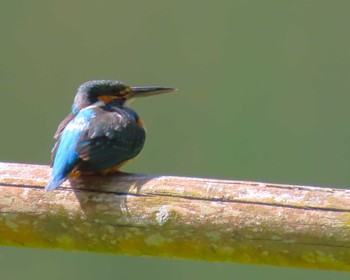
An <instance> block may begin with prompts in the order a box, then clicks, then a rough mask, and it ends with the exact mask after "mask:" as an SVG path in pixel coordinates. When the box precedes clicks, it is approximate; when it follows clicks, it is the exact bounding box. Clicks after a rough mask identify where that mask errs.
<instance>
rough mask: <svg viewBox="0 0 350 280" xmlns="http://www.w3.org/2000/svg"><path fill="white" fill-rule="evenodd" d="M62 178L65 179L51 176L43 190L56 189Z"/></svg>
mask: <svg viewBox="0 0 350 280" xmlns="http://www.w3.org/2000/svg"><path fill="white" fill-rule="evenodd" d="M64 180H66V178H63V179H57V178H51V179H50V181H49V183H48V184H47V185H46V187H45V191H47V192H50V191H53V190H55V189H57V188H58V187H59V186H60V185H61V184H62V183H63V182H64Z"/></svg>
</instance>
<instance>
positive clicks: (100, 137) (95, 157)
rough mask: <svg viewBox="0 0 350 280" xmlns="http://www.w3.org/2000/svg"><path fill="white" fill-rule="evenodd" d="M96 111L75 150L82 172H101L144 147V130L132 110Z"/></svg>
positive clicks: (125, 159)
mask: <svg viewBox="0 0 350 280" xmlns="http://www.w3.org/2000/svg"><path fill="white" fill-rule="evenodd" d="M111 108H112V109H113V110H106V109H105V110H102V109H100V110H98V111H97V115H96V117H95V118H92V119H91V122H90V125H89V128H88V129H87V131H86V134H85V135H84V136H83V137H81V139H80V141H79V143H78V145H77V146H76V151H77V153H78V154H79V157H80V158H82V159H83V160H84V161H83V162H82V163H81V164H80V166H79V169H80V170H82V171H87V172H89V171H103V170H104V169H108V168H110V167H113V166H116V165H118V164H120V163H122V162H124V161H127V160H129V159H131V158H133V157H135V156H136V155H137V154H139V152H140V151H141V149H142V148H143V145H144V142H145V137H146V136H145V130H144V129H143V128H142V127H140V126H139V125H138V124H137V121H138V116H137V115H136V113H135V112H134V111H132V110H127V109H125V108H123V109H120V108H115V107H111Z"/></svg>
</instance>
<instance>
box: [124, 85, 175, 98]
mask: <svg viewBox="0 0 350 280" xmlns="http://www.w3.org/2000/svg"><path fill="white" fill-rule="evenodd" d="M130 89H131V91H130V92H129V93H128V94H127V96H126V98H127V99H131V98H136V97H146V96H151V95H156V94H161V93H168V92H174V91H176V90H177V89H176V88H169V87H153V86H149V87H131V88H130Z"/></svg>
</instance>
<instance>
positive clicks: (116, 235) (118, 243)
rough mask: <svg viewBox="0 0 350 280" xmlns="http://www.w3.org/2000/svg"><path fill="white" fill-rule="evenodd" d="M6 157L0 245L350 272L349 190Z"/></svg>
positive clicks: (0, 182) (0, 187)
mask: <svg viewBox="0 0 350 280" xmlns="http://www.w3.org/2000/svg"><path fill="white" fill-rule="evenodd" d="M49 172H50V170H49V167H48V166H42V165H28V164H13V163H0V245H8V246H20V247H41V248H57V249H65V250H84V251H91V252H105V253H116V254H128V255H149V256H159V257H175V258H190V259H197V260H209V261H225V262H240V263H254V264H269V265H278V266H294V267H308V268H319V269H335V270H347V271H349V270H350V191H349V190H342V189H331V188H317V187H306V186H291V185H277V184H267V183H257V182H244V181H229V180H217V179H201V178H185V177H171V176H149V175H142V174H125V173H121V174H117V175H113V176H85V177H82V178H78V179H74V180H71V181H70V182H66V183H64V184H63V186H62V187H61V188H59V189H58V190H56V191H54V192H49V193H46V192H44V190H43V187H44V186H45V185H46V182H47V180H48V176H49Z"/></svg>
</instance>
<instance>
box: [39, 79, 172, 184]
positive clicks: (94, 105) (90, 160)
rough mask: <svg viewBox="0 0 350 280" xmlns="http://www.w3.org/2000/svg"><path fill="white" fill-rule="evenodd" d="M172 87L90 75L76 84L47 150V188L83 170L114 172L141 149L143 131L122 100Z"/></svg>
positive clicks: (134, 114)
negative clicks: (136, 84)
mask: <svg viewBox="0 0 350 280" xmlns="http://www.w3.org/2000/svg"><path fill="white" fill-rule="evenodd" d="M174 91H176V89H175V88H171V87H159V86H144V87H130V86H128V85H126V84H124V83H123V82H120V81H117V80H93V81H88V82H85V83H83V84H81V85H80V86H79V88H78V90H77V93H76V95H75V98H74V102H73V105H72V110H71V113H70V114H69V115H68V116H67V117H66V118H65V119H64V120H63V121H62V122H61V123H60V125H59V126H58V128H57V131H56V133H55V135H54V138H55V139H56V143H55V145H54V147H53V149H52V151H51V161H52V163H51V167H52V174H51V177H50V179H49V181H48V184H47V185H46V187H45V190H46V191H53V190H55V189H57V188H58V187H59V186H60V185H61V184H62V183H63V182H64V181H65V180H67V179H68V178H72V177H76V176H80V175H82V174H104V175H105V174H110V173H114V172H117V171H118V170H119V169H120V168H121V167H122V166H123V165H124V164H126V163H127V162H128V161H129V160H130V159H132V158H134V157H136V156H137V155H138V154H139V153H140V151H141V150H142V148H143V146H144V143H145V139H146V132H145V128H144V124H143V121H142V120H141V118H140V117H139V115H138V114H137V113H136V112H135V111H134V110H132V109H131V108H129V107H127V106H126V105H127V103H129V102H130V101H131V100H133V99H135V98H139V97H145V96H151V95H156V94H162V93H169V92H174Z"/></svg>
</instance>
